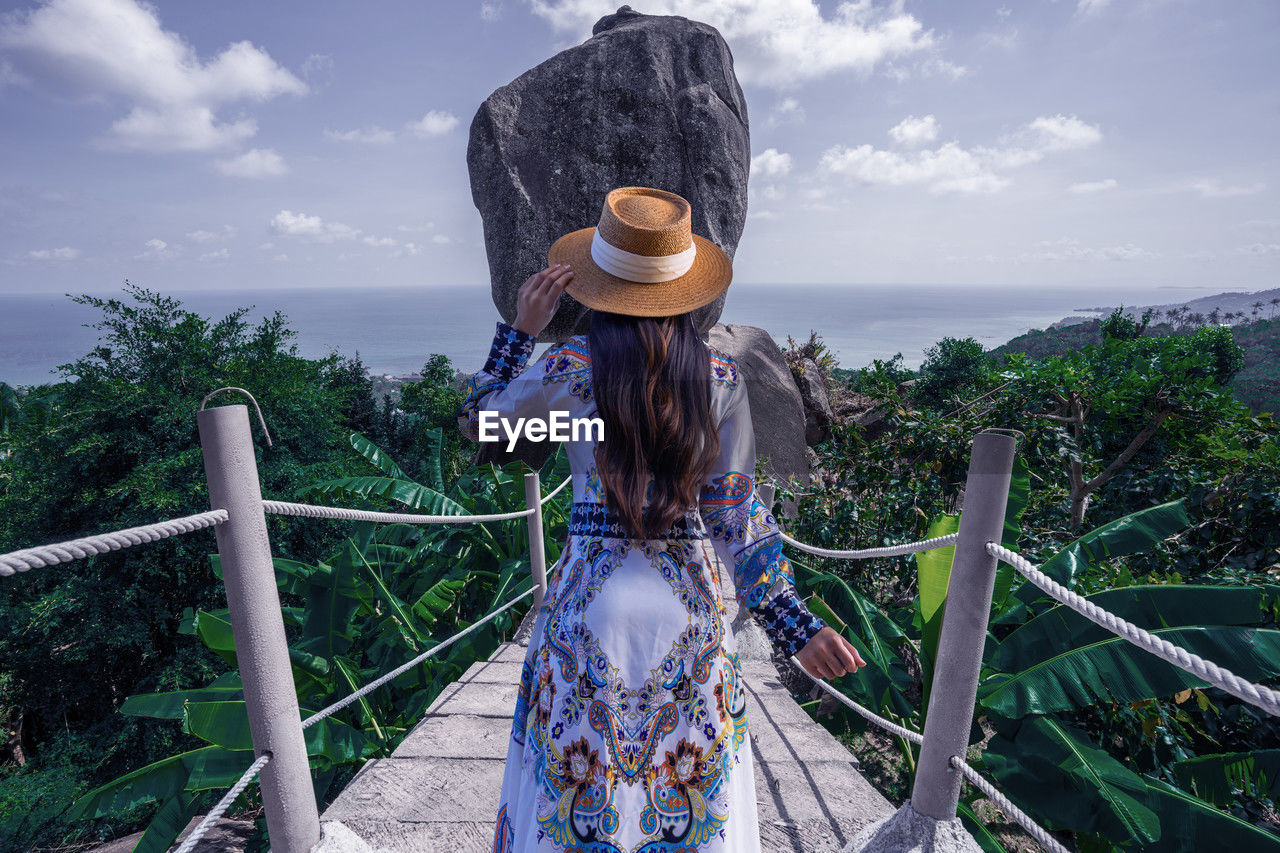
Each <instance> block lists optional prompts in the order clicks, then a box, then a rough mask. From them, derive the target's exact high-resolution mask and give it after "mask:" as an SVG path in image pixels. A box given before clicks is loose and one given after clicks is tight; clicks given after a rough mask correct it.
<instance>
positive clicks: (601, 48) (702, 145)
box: [467, 6, 751, 341]
mask: <svg viewBox="0 0 1280 853" xmlns="http://www.w3.org/2000/svg"><path fill="white" fill-rule="evenodd" d="M750 164H751V145H750V139H749V137H748V125H747V104H746V100H745V99H744V98H743V95H742V89H741V87H740V86H739V85H738V82H737V78H736V77H735V76H734V72H733V56H732V54H730V52H729V47H728V45H726V44H725V41H724V39H723V38H722V37H721V36H720V33H719V32H718V31H717V30H716V29H715V28H714V27H712V26H709V25H708V24H704V23H700V22H698V21H691V20H689V19H688V18H682V17H679V16H676V15H644V14H641V13H639V12H634V11H632V10H631V8H630V7H628V6H623V7H622V8H620V9H619V10H618V11H617V12H616V13H615V14H612V15H606V16H605V17H603V18H601V19H600V20H599V21H598V22H596V25H595V28H594V30H593V35H592V37H591V38H589V39H587V40H586V41H584V42H583V43H582V44H580V45H577V46H575V47H571V48H569V49H567V50H564V51H561V52H560V53H558V54H556V55H555V56H553V57H551V58H550V59H548V60H546V61H545V62H543V63H541V64H539V65H537V66H535V67H534V68H531V69H529V70H528V71H526V72H525V73H524V74H521V75H520V76H519V77H517V78H516V79H515V80H512V81H511V82H510V83H508V84H507V85H505V86H502V87H501V88H499V89H497V90H496V91H494V92H493V94H491V95H490V96H489V97H488V98H486V99H485V101H484V103H483V104H481V105H480V109H479V110H477V111H476V114H475V117H474V118H473V119H472V121H471V134H470V140H469V142H468V145H467V168H468V170H469V172H470V174H471V196H472V199H473V200H474V202H475V205H476V208H477V209H478V210H479V211H480V218H481V220H482V221H483V223H484V238H485V249H486V252H487V254H488V259H489V277H490V282H491V287H492V292H493V302H494V304H495V305H496V306H497V308H498V313H499V314H501V315H502V317H503V319H505V320H506V321H507V322H511V321H513V320H514V319H515V310H516V295H517V293H518V291H519V289H520V285H521V284H522V283H524V281H525V279H527V278H528V277H529V276H530V275H532V274H533V273H535V272H537V271H539V270H541V269H542V268H544V267H545V266H546V264H547V249H548V248H550V246H551V244H552V243H553V242H555V240H556V239H557V238H559V237H560V236H561V235H563V234H566V233H568V232H570V231H574V230H577V229H579V228H588V227H592V226H594V225H595V224H596V223H597V222H598V221H599V219H600V211H601V208H602V207H603V205H604V198H605V195H606V194H607V193H608V192H609V190H611V189H614V188H615V187H622V186H648V187H656V188H658V189H663V190H668V191H670V192H675V193H679V194H680V195H682V196H684V197H685V198H686V199H688V200H689V203H690V205H691V206H692V207H693V224H692V227H693V231H694V233H696V234H700V235H702V236H703V237H706V238H708V239H710V240H712V241H714V242H715V243H716V244H717V245H718V246H720V248H721V249H723V250H724V251H725V252H726V253H727V254H728V255H729V257H730V258H732V257H733V255H734V253H735V251H736V250H737V246H738V238H739V237H740V236H741V234H742V228H743V224H744V222H745V220H746V214H747V175H748V171H749V169H750ZM730 292H732V288H731V289H730ZM723 305H724V296H721V297H720V298H719V299H717V300H716V301H714V302H712V303H711V304H709V305H707V306H704V307H703V308H700V309H698V310H697V311H696V312H695V314H694V317H695V321H696V323H697V325H698V329H699V331H702V332H706V331H707V330H708V329H710V328H711V325H712V324H713V323H715V322H716V320H717V319H719V317H720V311H721V308H722V307H723ZM590 315H591V312H590V309H588V308H586V307H585V306H584V305H582V304H581V303H579V302H577V301H576V300H574V299H573V298H572V297H571V296H569V295H568V294H565V295H563V296H562V297H561V304H560V307H559V310H558V311H557V312H556V315H555V317H554V318H552V320H551V323H550V325H548V326H547V328H546V329H545V330H544V331H543V333H542V335H541V338H540V339H541V340H543V341H563V340H565V339H566V338H568V337H569V336H570V335H573V334H580V333H585V332H586V331H587V329H588V324H589V322H590V320H589V318H590Z"/></svg>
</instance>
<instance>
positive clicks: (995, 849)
mask: <svg viewBox="0 0 1280 853" xmlns="http://www.w3.org/2000/svg"><path fill="white" fill-rule="evenodd" d="M956 814H957V815H959V816H960V822H961V823H963V824H964V828H965V829H967V830H969V834H970V835H972V836H973V839H974V840H975V841H977V842H978V846H979V847H981V848H982V849H983V850H985V851H986V853H1009V851H1008V850H1007V849H1006V848H1005V846H1004V845H1003V844H1001V843H1000V842H999V840H997V839H996V837H995V836H994V835H992V834H991V830H989V829H987V826H986V824H984V823H983V822H982V821H980V820H978V816H977V815H975V814H974V813H973V809H972V808H970V807H969V805H968V803H964V802H960V803H957V804H956Z"/></svg>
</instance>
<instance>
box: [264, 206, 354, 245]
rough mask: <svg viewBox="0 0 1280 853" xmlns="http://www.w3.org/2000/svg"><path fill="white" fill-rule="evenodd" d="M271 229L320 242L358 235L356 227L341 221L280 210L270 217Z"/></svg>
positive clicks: (347, 238)
mask: <svg viewBox="0 0 1280 853" xmlns="http://www.w3.org/2000/svg"><path fill="white" fill-rule="evenodd" d="M271 230H272V231H274V232H275V233H277V234H281V235H283V236H286V237H309V238H312V239H315V240H319V241H320V242H322V243H332V242H333V241H334V240H354V239H355V238H357V237H359V236H360V230H359V229H358V228H351V227H349V226H346V225H343V224H342V223H341V222H325V221H324V220H323V219H321V218H320V217H319V216H308V215H307V214H305V213H294V212H293V211H292V210H282V211H280V212H279V213H277V214H276V215H275V216H273V217H272V218H271Z"/></svg>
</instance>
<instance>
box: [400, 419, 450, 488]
mask: <svg viewBox="0 0 1280 853" xmlns="http://www.w3.org/2000/svg"><path fill="white" fill-rule="evenodd" d="M426 434H427V458H426V463H427V485H428V486H430V487H431V488H433V489H435V490H436V491H438V492H443V491H444V471H443V470H442V469H441V467H440V461H441V459H442V458H443V457H444V431H443V430H441V429H440V427H438V426H435V427H431V428H430V429H428V430H426ZM401 476H403V475H401Z"/></svg>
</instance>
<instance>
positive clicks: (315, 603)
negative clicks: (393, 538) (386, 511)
mask: <svg viewBox="0 0 1280 853" xmlns="http://www.w3.org/2000/svg"><path fill="white" fill-rule="evenodd" d="M373 530H374V525H372V524H361V525H358V526H357V529H356V531H355V535H354V536H352V537H348V538H347V540H346V541H345V542H343V544H342V551H341V552H340V556H339V558H338V559H337V560H334V561H333V565H332V566H330V568H329V571H328V572H327V573H325V574H324V575H319V574H317V575H313V576H312V578H311V584H310V585H309V586H308V587H307V593H306V608H307V616H306V619H304V620H303V622H302V638H301V639H300V640H299V642H298V643H297V648H298V649H300V650H303V651H307V652H310V653H312V654H317V655H320V656H322V657H325V658H333V657H336V656H337V655H341V654H346V653H347V651H349V650H350V648H351V644H352V643H353V642H355V627H354V624H353V620H354V618H355V615H356V612H357V611H358V610H359V609H360V606H361V603H362V602H361V598H360V590H359V585H358V584H357V582H356V576H357V573H358V572H359V571H360V567H361V565H362V564H363V563H364V550H365V549H366V548H368V546H369V539H370V538H371V537H372V535H373Z"/></svg>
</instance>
